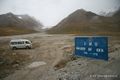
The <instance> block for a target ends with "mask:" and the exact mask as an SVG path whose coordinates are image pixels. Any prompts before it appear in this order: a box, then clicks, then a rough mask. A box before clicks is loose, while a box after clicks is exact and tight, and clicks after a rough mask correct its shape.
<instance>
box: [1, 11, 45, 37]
mask: <svg viewBox="0 0 120 80" xmlns="http://www.w3.org/2000/svg"><path fill="white" fill-rule="evenodd" d="M42 26H43V25H42V24H41V23H39V22H38V21H37V20H35V19H34V18H32V17H30V16H28V15H14V14H13V13H7V14H3V15H0V36H4V35H16V34H26V33H32V32H36V31H38V30H39V31H40V30H41V27H42Z"/></svg>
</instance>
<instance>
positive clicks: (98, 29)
mask: <svg viewBox="0 0 120 80" xmlns="http://www.w3.org/2000/svg"><path fill="white" fill-rule="evenodd" d="M114 20H115V18H113V17H104V16H100V15H97V14H95V13H93V12H90V11H85V10H83V9H80V10H77V11H75V12H74V13H72V14H70V15H69V16H68V17H66V18H65V19H64V20H62V21H61V22H60V23H59V24H58V25H56V26H55V27H53V28H51V29H49V30H48V33H62V34H66V33H70V34H85V35H86V34H87V35H89V34H92V35H93V34H94V35H97V34H109V33H117V32H120V28H119V25H118V24H117V21H114Z"/></svg>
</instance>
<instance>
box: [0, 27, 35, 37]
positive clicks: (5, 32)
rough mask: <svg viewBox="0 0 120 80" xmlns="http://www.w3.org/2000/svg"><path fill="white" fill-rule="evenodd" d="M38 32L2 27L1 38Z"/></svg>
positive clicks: (0, 30) (0, 29)
mask: <svg viewBox="0 0 120 80" xmlns="http://www.w3.org/2000/svg"><path fill="white" fill-rule="evenodd" d="M33 32H36V31H34V30H30V29H25V28H18V27H1V28H0V36H9V35H20V34H28V33H33Z"/></svg>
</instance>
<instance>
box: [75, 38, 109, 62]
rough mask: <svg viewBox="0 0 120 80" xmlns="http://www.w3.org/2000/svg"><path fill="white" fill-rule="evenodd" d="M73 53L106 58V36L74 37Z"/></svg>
mask: <svg viewBox="0 0 120 80" xmlns="http://www.w3.org/2000/svg"><path fill="white" fill-rule="evenodd" d="M75 55H76V56H85V57H91V58H96V59H103V60H108V38H107V37H76V38H75Z"/></svg>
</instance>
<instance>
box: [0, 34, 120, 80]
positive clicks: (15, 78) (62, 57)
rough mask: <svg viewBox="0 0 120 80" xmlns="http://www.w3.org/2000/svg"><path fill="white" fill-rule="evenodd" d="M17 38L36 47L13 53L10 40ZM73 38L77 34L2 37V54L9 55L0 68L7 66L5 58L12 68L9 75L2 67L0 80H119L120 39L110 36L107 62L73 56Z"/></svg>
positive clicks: (0, 63)
mask: <svg viewBox="0 0 120 80" xmlns="http://www.w3.org/2000/svg"><path fill="white" fill-rule="evenodd" d="M16 38H25V39H29V40H31V41H32V43H33V48H32V49H27V50H26V49H18V50H11V49H10V48H9V41H10V40H11V39H16ZM74 38H75V35H71V34H64V35H62V34H54V35H50V34H49V35H48V34H43V33H35V34H29V35H19V36H6V37H0V44H1V45H2V46H1V47H0V49H2V50H1V51H2V52H0V54H1V55H5V54H9V55H8V57H7V58H5V57H4V58H3V57H0V59H1V62H0V65H1V66H3V64H5V63H6V62H4V60H3V59H5V61H7V62H8V63H9V64H7V66H9V65H12V67H11V68H10V69H9V68H8V69H7V70H6V71H5V72H7V75H6V74H5V72H4V69H5V68H0V78H1V79H0V80H119V79H120V69H119V67H120V64H119V62H120V54H119V53H120V38H119V37H118V36H109V60H108V61H104V60H96V59H92V58H86V57H79V58H76V57H74V56H73V53H74ZM14 56H16V57H17V59H16V57H14ZM11 57H12V58H11ZM9 59H12V61H10V60H9ZM13 59H14V60H13ZM2 60H3V61H2ZM16 60H17V61H16ZM13 63H14V64H13ZM5 66H6V65H4V66H3V67H5ZM3 73H4V75H5V76H4V75H3ZM8 73H9V74H8Z"/></svg>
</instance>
